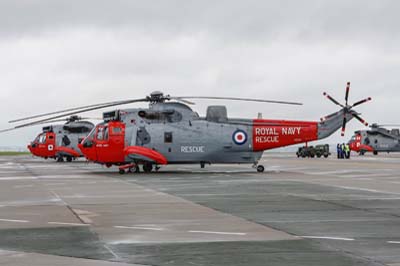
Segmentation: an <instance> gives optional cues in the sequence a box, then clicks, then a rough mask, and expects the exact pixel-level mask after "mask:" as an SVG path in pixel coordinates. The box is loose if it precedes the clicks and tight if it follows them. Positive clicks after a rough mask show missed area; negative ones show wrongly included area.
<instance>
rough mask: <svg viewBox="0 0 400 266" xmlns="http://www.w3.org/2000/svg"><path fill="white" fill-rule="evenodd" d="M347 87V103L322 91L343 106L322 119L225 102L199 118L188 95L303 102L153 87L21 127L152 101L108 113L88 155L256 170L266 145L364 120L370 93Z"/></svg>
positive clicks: (85, 148) (127, 162)
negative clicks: (249, 112) (244, 110)
mask: <svg viewBox="0 0 400 266" xmlns="http://www.w3.org/2000/svg"><path fill="white" fill-rule="evenodd" d="M349 91H350V83H348V84H347V88H346V94H345V103H344V104H341V103H339V102H338V101H336V100H335V99H334V98H332V97H331V96H329V95H327V94H326V93H324V95H325V96H326V97H327V98H328V99H329V100H330V101H332V102H333V103H334V104H336V105H338V106H340V108H341V109H340V110H339V111H338V112H335V113H333V114H330V115H328V116H326V117H325V118H323V119H321V121H320V122H318V121H293V120H292V121H288V120H272V119H261V118H259V119H245V118H229V117H228V115H227V109H226V107H225V106H221V105H218V106H209V107H208V108H207V112H206V116H205V117H201V116H199V115H198V114H197V112H195V111H193V110H192V109H191V108H190V107H189V105H190V104H194V103H192V102H190V101H188V99H212V100H239V101H251V102H267V103H279V104H295V105H299V103H293V102H282V101H270V100H260V99H248V98H233V97H208V96H184V97H173V96H170V95H164V94H163V93H162V92H153V93H152V94H151V95H150V96H147V97H144V98H139V99H132V100H123V101H116V102H108V103H103V104H94V105H89V106H83V107H76V108H71V109H68V110H63V111H57V112H52V113H48V114H44V115H39V116H35V117H42V116H49V115H55V116H52V117H50V118H46V119H41V120H38V121H35V122H31V123H27V124H23V125H19V126H18V127H25V126H29V125H31V124H32V123H44V122H48V121H49V120H52V119H53V120H54V119H59V118H61V117H64V116H69V115H75V114H78V113H83V112H88V111H94V110H99V109H103V108H107V107H113V106H118V105H124V104H131V103H138V102H148V103H149V107H148V108H132V109H119V110H115V111H111V112H105V113H104V114H103V119H104V122H102V123H100V124H98V125H97V126H96V128H94V129H93V130H92V131H91V132H90V134H89V135H88V136H87V137H86V138H85V139H84V140H83V141H82V142H81V143H80V144H79V148H80V149H81V151H82V153H83V154H84V155H85V157H86V158H87V159H88V160H90V161H93V162H96V163H99V164H103V165H106V166H107V167H111V166H112V165H116V166H118V167H119V171H120V173H121V174H122V173H125V170H129V171H130V172H137V171H138V170H139V165H143V170H144V171H145V172H150V171H152V169H158V168H159V165H166V164H200V166H201V167H204V166H205V164H215V163H224V164H253V166H254V167H255V168H257V171H258V172H263V171H264V166H263V165H259V164H258V163H259V161H260V159H261V156H262V154H263V151H265V150H269V149H274V148H278V147H284V146H289V145H293V144H298V143H304V142H310V141H314V140H318V139H323V138H327V137H329V136H330V135H332V134H333V133H334V132H335V131H337V130H338V129H340V128H341V129H342V134H343V133H344V131H345V129H346V123H347V122H348V121H350V120H351V119H353V118H356V119H357V120H359V121H360V122H362V123H365V121H364V120H363V119H362V118H361V117H360V116H359V115H360V114H359V113H357V112H356V111H354V110H353V108H354V107H355V106H358V105H361V104H363V103H365V102H368V101H370V100H371V98H366V99H364V100H361V101H358V102H356V103H354V104H353V105H350V104H349V103H348V97H349ZM35 117H28V118H23V119H19V121H22V120H25V119H31V118H35ZM15 128H17V127H15Z"/></svg>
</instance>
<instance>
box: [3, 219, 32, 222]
mask: <svg viewBox="0 0 400 266" xmlns="http://www.w3.org/2000/svg"><path fill="white" fill-rule="evenodd" d="M0 222H12V223H29V222H30V221H27V220H13V219H0Z"/></svg>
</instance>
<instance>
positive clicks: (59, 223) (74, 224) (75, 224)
mask: <svg viewBox="0 0 400 266" xmlns="http://www.w3.org/2000/svg"><path fill="white" fill-rule="evenodd" d="M48 224H58V225H72V226H89V224H79V223H62V222H48Z"/></svg>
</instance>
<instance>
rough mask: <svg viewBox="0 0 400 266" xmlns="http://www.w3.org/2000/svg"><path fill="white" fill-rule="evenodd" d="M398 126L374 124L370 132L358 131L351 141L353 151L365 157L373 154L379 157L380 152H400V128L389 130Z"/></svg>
mask: <svg viewBox="0 0 400 266" xmlns="http://www.w3.org/2000/svg"><path fill="white" fill-rule="evenodd" d="M395 126H398V125H378V124H372V125H371V126H370V128H371V129H369V130H358V131H355V132H354V136H353V137H352V138H351V140H350V141H349V146H350V149H351V150H352V151H355V152H358V153H359V154H360V155H364V154H365V153H366V152H372V153H373V154H374V155H378V153H379V152H387V153H390V152H400V130H399V129H398V128H392V129H387V128H385V127H395Z"/></svg>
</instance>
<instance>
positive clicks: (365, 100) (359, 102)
mask: <svg viewBox="0 0 400 266" xmlns="http://www.w3.org/2000/svg"><path fill="white" fill-rule="evenodd" d="M371 100H372V98H371V97H368V98H366V99H364V100H361V101H358V102H356V103H355V104H353V105H352V106H351V107H356V106H357V105H360V104H363V103H366V102H368V101H371Z"/></svg>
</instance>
